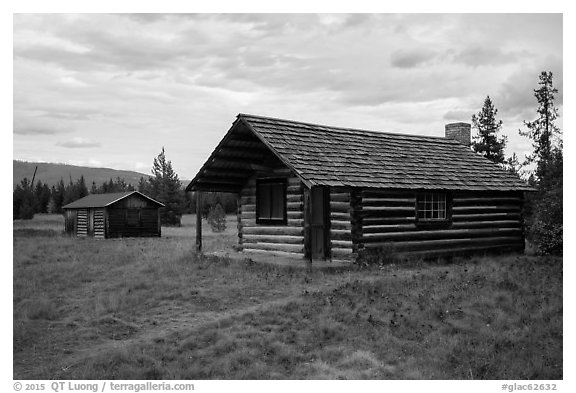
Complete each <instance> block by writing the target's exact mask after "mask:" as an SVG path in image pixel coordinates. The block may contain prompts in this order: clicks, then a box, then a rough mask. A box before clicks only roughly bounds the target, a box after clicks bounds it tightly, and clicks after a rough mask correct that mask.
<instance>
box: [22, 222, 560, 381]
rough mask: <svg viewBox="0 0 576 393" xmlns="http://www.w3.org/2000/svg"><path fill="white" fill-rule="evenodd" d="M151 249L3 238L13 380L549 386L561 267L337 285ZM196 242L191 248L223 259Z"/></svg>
mask: <svg viewBox="0 0 576 393" xmlns="http://www.w3.org/2000/svg"><path fill="white" fill-rule="evenodd" d="M192 223H193V219H192V217H185V220H184V221H183V224H184V225H183V226H182V227H181V228H163V237H162V238H161V239H122V240H111V241H109V240H107V241H103V240H94V239H75V238H68V237H65V236H62V235H61V234H60V232H61V229H62V227H63V223H62V221H61V217H57V216H56V217H54V216H40V217H37V218H35V219H34V220H33V221H32V222H15V223H14V378H17V379H21V378H41V379H50V378H66V379H76V378H82V379H92V378H103V379H104V378H105V379H111V378H118V379H133V378H142V379H153V378H164V379H173V378H177V379H188V378H194V379H201V378H212V379H236V378H251V379H268V378H329V379H334V378H346V379H363V378H378V379H386V378H394V379H404V378H440V379H454V378H457V379H469V378H474V379H482V378H484V379H498V378H504V379H528V378H533V379H538V378H546V379H557V378H562V375H563V374H562V260H561V259H554V258H548V259H546V258H536V257H528V256H506V257H498V258H474V259H470V260H459V261H455V262H454V263H452V264H450V265H442V264H430V263H428V264H422V263H415V264H412V265H411V266H387V267H386V268H385V269H383V270H355V271H350V272H345V273H333V274H330V273H322V272H306V271H301V270H296V269H285V268H274V267H266V266H260V265H255V264H253V263H249V262H247V261H245V262H233V261H230V260H228V259H225V258H216V257H199V256H197V255H195V254H194V253H192V252H191V250H192V249H193V235H194V228H193V225H192ZM206 232H207V233H205V249H207V250H232V247H233V245H234V244H236V238H235V235H236V230H235V220H234V219H233V218H230V220H229V222H228V229H227V231H226V233H225V234H223V235H217V234H212V233H211V232H210V231H209V230H208V231H206Z"/></svg>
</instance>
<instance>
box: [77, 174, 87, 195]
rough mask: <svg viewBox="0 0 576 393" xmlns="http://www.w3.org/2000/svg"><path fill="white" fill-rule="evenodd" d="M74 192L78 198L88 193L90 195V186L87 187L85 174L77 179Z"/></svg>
mask: <svg viewBox="0 0 576 393" xmlns="http://www.w3.org/2000/svg"><path fill="white" fill-rule="evenodd" d="M74 194H75V196H76V199H80V198H84V197H85V196H86V195H88V188H87V187H86V181H85V180H84V175H81V176H80V179H78V180H77V181H76V184H75V190H74Z"/></svg>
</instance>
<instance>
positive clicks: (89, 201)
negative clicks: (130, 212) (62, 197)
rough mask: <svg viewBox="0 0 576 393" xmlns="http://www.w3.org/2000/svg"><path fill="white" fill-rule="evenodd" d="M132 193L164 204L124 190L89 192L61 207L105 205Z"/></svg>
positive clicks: (161, 204)
mask: <svg viewBox="0 0 576 393" xmlns="http://www.w3.org/2000/svg"><path fill="white" fill-rule="evenodd" d="M132 194H138V195H140V196H142V197H144V198H146V199H148V200H149V201H151V202H153V203H155V204H157V205H158V206H159V207H162V206H164V204H163V203H160V202H158V201H156V200H154V199H152V198H150V197H149V196H147V195H144V194H142V193H141V192H139V191H126V192H111V193H108V194H90V195H87V196H85V197H84V198H80V199H77V200H75V201H74V202H71V203H69V204H67V205H65V206H62V208H63V209H83V208H84V209H85V208H91V207H106V206H109V205H111V204H113V203H115V202H118V201H120V200H122V199H124V198H126V197H128V196H130V195H132Z"/></svg>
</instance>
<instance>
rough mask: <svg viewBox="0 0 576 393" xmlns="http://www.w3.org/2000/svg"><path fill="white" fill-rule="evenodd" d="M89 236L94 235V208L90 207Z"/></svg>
mask: <svg viewBox="0 0 576 393" xmlns="http://www.w3.org/2000/svg"><path fill="white" fill-rule="evenodd" d="M87 229H88V236H94V209H88V228H87Z"/></svg>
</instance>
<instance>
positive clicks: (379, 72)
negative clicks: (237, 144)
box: [13, 14, 563, 179]
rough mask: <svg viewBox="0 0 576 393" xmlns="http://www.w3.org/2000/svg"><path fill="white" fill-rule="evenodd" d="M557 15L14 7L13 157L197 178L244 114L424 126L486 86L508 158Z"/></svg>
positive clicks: (462, 117) (461, 107) (467, 105)
mask: <svg viewBox="0 0 576 393" xmlns="http://www.w3.org/2000/svg"><path fill="white" fill-rule="evenodd" d="M562 28H563V18H562V15H561V14H15V15H14V17H13V158H14V159H19V160H27V161H45V162H59V163H69V164H74V165H86V166H93V167H108V168H115V169H125V170H135V171H138V172H142V173H150V169H151V167H152V162H153V159H154V157H155V156H157V155H158V154H159V152H160V151H161V149H162V147H164V148H165V151H166V156H167V158H168V159H169V160H171V161H172V164H173V166H174V169H175V170H176V172H177V173H178V175H179V177H180V178H181V179H191V178H193V177H194V175H195V174H196V172H197V171H198V170H199V169H200V167H201V166H202V164H203V163H204V162H205V161H206V159H207V158H208V156H209V155H210V153H211V152H212V151H213V149H214V148H215V147H216V145H217V144H218V142H219V141H220V140H221V138H222V137H223V136H224V134H225V133H226V131H227V130H228V129H229V127H230V126H231V124H232V122H233V121H234V119H235V117H236V115H237V114H238V113H250V114H256V115H262V116H271V117H278V118H284V119H291V120H299V121H304V122H311V123H318V124H325V125H331V126H342V127H352V128H361V129H368V130H376V131H388V132H399V133H407V134H419V135H435V136H443V135H444V125H445V124H446V123H450V122H459V121H464V122H470V118H471V116H472V114H474V113H477V112H478V111H479V110H480V109H481V107H482V104H483V101H484V99H485V98H486V96H487V95H489V96H490V97H491V98H492V100H493V102H494V105H495V107H496V108H497V109H498V111H499V112H498V115H497V118H498V119H501V120H502V121H503V129H502V132H503V134H504V135H507V136H508V139H509V142H508V147H507V149H506V153H507V155H511V154H512V153H513V152H515V153H517V154H518V155H519V156H520V157H523V156H524V154H527V153H530V151H531V144H530V141H529V140H528V139H526V138H525V137H522V136H519V135H518V130H519V129H525V127H523V120H534V119H535V118H536V108H537V102H536V99H535V97H534V94H533V90H534V89H535V88H537V87H538V75H539V74H540V72H541V71H545V70H546V71H552V72H553V74H554V84H555V86H556V87H557V88H558V90H559V92H558V94H557V97H556V105H557V106H558V107H559V109H560V115H561V116H560V119H559V121H558V125H560V127H561V128H562V108H563V105H562V103H563V88H562V86H563V78H562V74H563V53H562V44H563V42H562Z"/></svg>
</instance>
